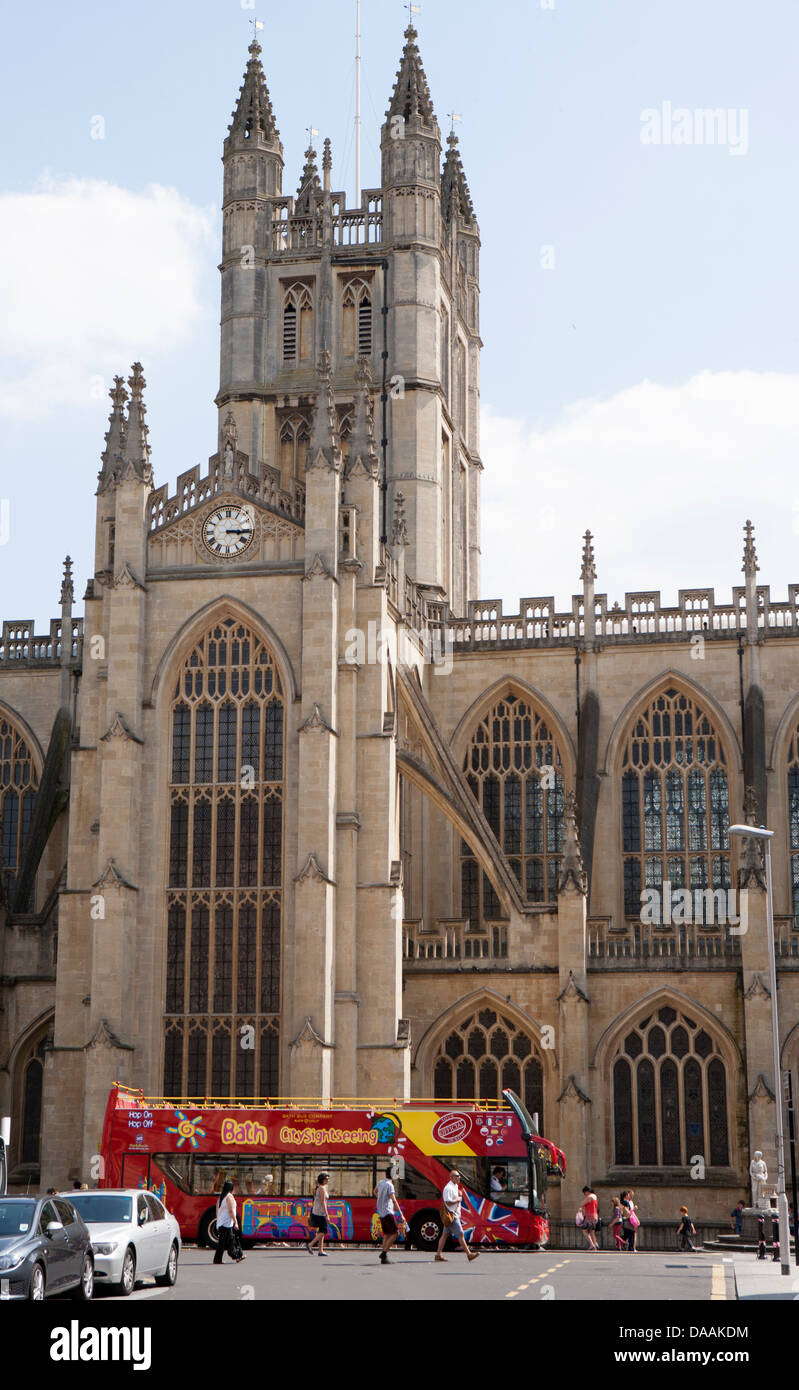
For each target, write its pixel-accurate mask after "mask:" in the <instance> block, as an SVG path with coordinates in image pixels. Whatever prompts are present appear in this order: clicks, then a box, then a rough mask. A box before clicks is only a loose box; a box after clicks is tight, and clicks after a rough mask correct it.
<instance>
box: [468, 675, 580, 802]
mask: <svg viewBox="0 0 799 1390" xmlns="http://www.w3.org/2000/svg"><path fill="white" fill-rule="evenodd" d="M505 695H512V696H519V697H521V698H522V699H527V700H532V701H533V703H534V704H536V705H537V706H538V708H539V710H540V712H541V714H542V715H544V717H545V718H546V719H547V720H548V721H549V723H550V724H551V725H552V728H553V731H554V732H555V734H556V737H557V743H558V747H559V749H560V752H561V756H562V757H563V759H564V771H565V772H566V775H567V780H568V782H569V783H570V785H573V784H574V779H575V775H576V769H577V752H576V749H575V747H574V743H573V741H572V737H571V734H570V733H569V731H568V729H567V728H566V726H565V724H564V723H563V720H562V719H561V717H560V715H559V714H558V712H557V710H556V709H555V707H554V706H553V705H552V704H551V703H550V701H549V700H548V699H547V697H546V695H544V694H543V693H542V692H541V691H540V690H539V689H538V688H537V686H534V685H530V683H529V682H528V681H525V680H522V679H521V678H520V677H519V676H512V675H505V676H502V678H501V679H500V680H498V681H495V682H494V684H493V685H490V686H489V687H488V689H487V690H483V691H481V693H480V694H479V695H478V696H477V699H476V700H473V701H472V703H471V705H470V706H469V708H468V709H467V710H466V712H465V713H464V714H462V715H461V717H460V719H459V720H458V723H457V724H456V726H455V728H454V729H453V731H452V735H451V737H450V748H451V749H452V753H453V757H454V758H455V761H456V762H457V763H458V766H460V764H461V762H462V761H463V757H464V754H465V753H466V749H467V747H468V744H469V739H470V738H471V735H472V733H473V731H474V729H475V728H476V727H477V725H478V724H479V723H480V720H481V719H483V718H484V716H485V715H486V714H487V713H488V711H489V710H490V709H491V707H492V706H493V705H495V704H496V702H497V700H501V699H502V698H503V696H505Z"/></svg>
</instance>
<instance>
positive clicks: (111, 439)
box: [98, 376, 128, 487]
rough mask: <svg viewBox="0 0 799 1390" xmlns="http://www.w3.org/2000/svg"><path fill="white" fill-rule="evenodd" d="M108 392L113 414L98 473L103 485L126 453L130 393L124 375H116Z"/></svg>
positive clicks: (110, 416)
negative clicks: (127, 413) (126, 412)
mask: <svg viewBox="0 0 799 1390" xmlns="http://www.w3.org/2000/svg"><path fill="white" fill-rule="evenodd" d="M108 394H109V396H110V397H111V414H110V415H109V417H108V431H107V433H106V436H105V448H104V449H103V452H102V455H101V460H102V468H101V469H100V473H99V475H98V476H99V479H100V486H101V487H102V486H103V484H104V483H107V482H108V481H109V479H110V477H111V475H112V473H113V471H114V469H115V468H116V467H118V466H119V465H120V464H121V462H122V458H123V456H124V453H125V430H126V423H125V404H126V402H127V399H128V393H127V391H126V389H125V379H124V377H121V376H115V377H114V384H113V386H112V387H111V390H110V391H109V392H108Z"/></svg>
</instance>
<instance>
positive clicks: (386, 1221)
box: [375, 1168, 408, 1265]
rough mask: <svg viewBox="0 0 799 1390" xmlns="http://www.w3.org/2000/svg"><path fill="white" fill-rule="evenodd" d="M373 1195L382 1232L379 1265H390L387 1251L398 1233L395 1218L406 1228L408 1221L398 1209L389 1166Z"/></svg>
mask: <svg viewBox="0 0 799 1390" xmlns="http://www.w3.org/2000/svg"><path fill="white" fill-rule="evenodd" d="M375 1197H376V1198H377V1214H378V1216H379V1217H380V1228H381V1230H382V1232H383V1249H382V1250H381V1251H380V1263H381V1265H390V1264H391V1263H392V1261H391V1260H390V1259H389V1258H388V1252H389V1250H390V1249H391V1247H392V1245H395V1244H396V1241H397V1236H398V1234H399V1231H398V1229H397V1220H399V1222H400V1223H401V1225H402V1226H404V1227H405V1229H406V1230H407V1229H408V1223H407V1221H406V1220H405V1217H404V1216H403V1215H402V1212H401V1211H400V1206H399V1202H398V1201H397V1193H396V1190H395V1187H394V1183H393V1182H392V1180H391V1168H387V1169H386V1175H385V1177H384V1178H383V1179H382V1180H381V1181H380V1182H379V1183H378V1184H377V1187H376V1188H375ZM395 1213H396V1215H395Z"/></svg>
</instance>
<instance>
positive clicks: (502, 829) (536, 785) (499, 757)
mask: <svg viewBox="0 0 799 1390" xmlns="http://www.w3.org/2000/svg"><path fill="white" fill-rule="evenodd" d="M463 770H464V772H465V774H466V780H467V782H468V783H469V786H470V788H471V790H472V792H473V794H474V797H475V799H476V801H477V802H478V805H479V806H480V807H481V809H482V812H483V815H484V816H485V818H486V820H487V822H488V824H489V827H490V829H491V831H492V833H493V835H494V838H495V839H496V841H497V844H498V846H499V848H500V849H501V850H503V851H504V853H505V854H506V855H508V856H509V859H508V862H509V864H510V867H511V869H512V871H513V873H514V874H515V875H516V877H517V879H518V880H519V883H520V885H521V888H522V892H523V893H524V895H525V897H526V898H527V899H528V901H530V902H554V900H555V897H556V895H557V881H558V871H559V868H560V853H561V850H562V848H563V765H562V762H561V755H560V751H559V749H558V746H557V743H556V741H555V738H554V734H553V732H552V730H551V729H550V727H549V726H548V725H547V723H546V722H545V721H544V719H542V718H541V716H540V715H539V714H538V713H537V712H536V710H535V709H534V708H533V706H532V704H531V703H530V702H529V701H528V700H523V699H521V698H520V697H517V696H515V695H510V694H509V695H507V696H506V697H505V698H504V699H503V700H500V701H499V702H498V703H497V704H496V705H495V706H494V708H493V709H492V710H490V711H489V713H488V714H486V715H485V717H484V718H483V719H482V720H481V722H480V724H479V725H478V727H477V729H476V730H475V733H474V736H473V738H472V741H471V744H470V746H469V750H468V752H467V754H466V758H465V760H464V765H463ZM461 913H462V915H463V917H464V918H466V919H467V920H468V921H470V922H471V923H472V924H473V925H474V926H475V927H479V926H480V925H481V924H482V923H484V922H488V921H491V920H494V919H496V917H498V916H499V914H500V905H499V901H498V899H497V896H496V892H495V890H494V888H493V887H492V885H491V883H490V881H489V879H488V878H487V876H486V875H485V874H481V873H480V872H479V871H478V867H477V862H476V860H475V859H474V857H473V856H472V852H471V850H470V849H469V846H468V845H466V844H462V845H461Z"/></svg>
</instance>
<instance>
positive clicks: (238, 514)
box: [202, 502, 255, 560]
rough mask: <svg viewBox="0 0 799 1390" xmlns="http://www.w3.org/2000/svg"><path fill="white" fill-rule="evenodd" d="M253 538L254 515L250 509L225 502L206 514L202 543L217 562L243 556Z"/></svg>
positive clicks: (236, 503) (235, 503)
mask: <svg viewBox="0 0 799 1390" xmlns="http://www.w3.org/2000/svg"><path fill="white" fill-rule="evenodd" d="M254 536H255V514H254V512H253V510H252V508H251V507H242V506H241V505H240V504H239V503H238V502H226V503H225V504H224V506H221V507H215V508H214V510H213V511H212V512H209V513H208V516H207V517H206V518H205V521H204V522H203V527H202V537H203V543H204V544H205V547H206V549H207V550H210V552H211V554H212V555H213V556H215V557H216V559H217V560H232V559H235V557H236V556H237V555H243V554H244V552H245V550H247V549H248V547H249V546H250V545H252V542H253V538H254Z"/></svg>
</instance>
